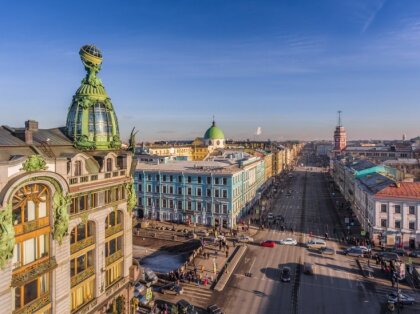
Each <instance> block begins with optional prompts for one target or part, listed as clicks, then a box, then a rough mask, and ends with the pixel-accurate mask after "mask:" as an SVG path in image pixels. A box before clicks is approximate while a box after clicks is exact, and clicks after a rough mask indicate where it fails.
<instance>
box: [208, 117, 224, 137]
mask: <svg viewBox="0 0 420 314" xmlns="http://www.w3.org/2000/svg"><path fill="white" fill-rule="evenodd" d="M204 139H206V140H224V139H225V134H224V133H223V131H222V130H221V129H219V128H218V127H217V126H216V122H215V121H214V120H213V123H212V125H211V127H210V128H209V129H208V130H207V131H206V133H205V134H204Z"/></svg>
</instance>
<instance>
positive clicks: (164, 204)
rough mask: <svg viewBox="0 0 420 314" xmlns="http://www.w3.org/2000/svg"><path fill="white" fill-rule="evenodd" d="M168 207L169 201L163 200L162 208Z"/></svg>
mask: <svg viewBox="0 0 420 314" xmlns="http://www.w3.org/2000/svg"><path fill="white" fill-rule="evenodd" d="M166 207H167V201H166V199H163V200H162V208H166Z"/></svg>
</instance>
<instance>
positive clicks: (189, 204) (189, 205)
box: [188, 201, 192, 210]
mask: <svg viewBox="0 0 420 314" xmlns="http://www.w3.org/2000/svg"><path fill="white" fill-rule="evenodd" d="M191 208H192V206H191V202H190V201H188V210H191Z"/></svg>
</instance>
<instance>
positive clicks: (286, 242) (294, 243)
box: [280, 238, 297, 245]
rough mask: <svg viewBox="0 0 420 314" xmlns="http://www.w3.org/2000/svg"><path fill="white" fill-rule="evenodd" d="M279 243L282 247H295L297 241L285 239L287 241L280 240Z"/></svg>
mask: <svg viewBox="0 0 420 314" xmlns="http://www.w3.org/2000/svg"><path fill="white" fill-rule="evenodd" d="M280 243H281V244H284V245H296V244H297V241H296V240H295V239H292V238H287V239H283V240H280Z"/></svg>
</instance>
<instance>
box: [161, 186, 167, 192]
mask: <svg viewBox="0 0 420 314" xmlns="http://www.w3.org/2000/svg"><path fill="white" fill-rule="evenodd" d="M166 190H167V188H166V185H164V186H162V193H167V192H166Z"/></svg>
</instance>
